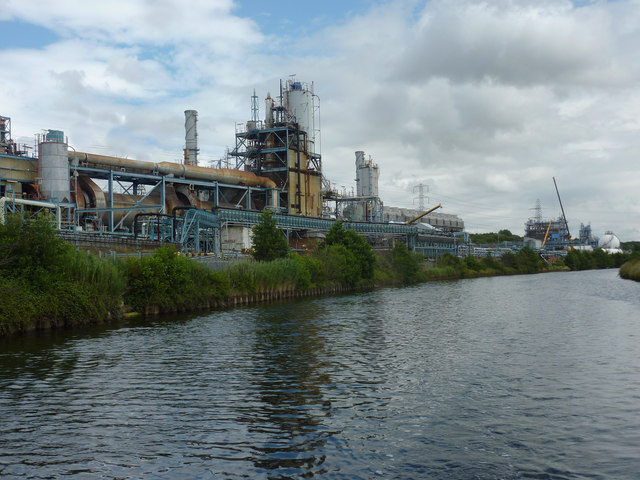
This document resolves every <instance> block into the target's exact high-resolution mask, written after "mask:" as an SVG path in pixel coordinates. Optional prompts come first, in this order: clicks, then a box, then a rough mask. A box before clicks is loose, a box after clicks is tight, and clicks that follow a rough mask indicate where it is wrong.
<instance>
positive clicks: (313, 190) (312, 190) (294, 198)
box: [288, 150, 322, 217]
mask: <svg viewBox="0 0 640 480" xmlns="http://www.w3.org/2000/svg"><path fill="white" fill-rule="evenodd" d="M296 156H297V152H295V151H293V150H289V205H288V210H289V213H290V214H292V215H304V216H307V217H321V216H322V193H321V192H322V176H321V174H320V172H315V171H310V170H308V169H307V157H306V155H305V154H304V153H302V152H301V153H300V166H301V172H300V174H299V175H298V172H297V171H295V170H296V168H297V166H296V161H297V157H296ZM298 179H300V194H301V195H300V211H298V206H297V203H298Z"/></svg>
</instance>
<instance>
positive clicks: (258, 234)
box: [252, 210, 290, 262]
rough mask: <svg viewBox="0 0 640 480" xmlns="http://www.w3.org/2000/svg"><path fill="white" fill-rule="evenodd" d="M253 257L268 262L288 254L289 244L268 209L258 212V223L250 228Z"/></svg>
mask: <svg viewBox="0 0 640 480" xmlns="http://www.w3.org/2000/svg"><path fill="white" fill-rule="evenodd" d="M252 235H253V237H252V249H253V253H252V255H253V258H255V259H256V260H258V261H262V262H269V261H271V260H275V259H277V258H285V257H286V256H287V255H288V254H289V251H290V249H289V244H288V243H287V239H286V238H285V236H284V233H283V232H282V230H280V229H278V227H277V221H276V219H275V217H274V216H273V213H272V212H271V211H270V210H265V211H264V212H262V213H261V214H260V218H259V220H258V223H256V225H255V226H254V227H253V229H252Z"/></svg>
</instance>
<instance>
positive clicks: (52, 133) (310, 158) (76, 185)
mask: <svg viewBox="0 0 640 480" xmlns="http://www.w3.org/2000/svg"><path fill="white" fill-rule="evenodd" d="M259 110H260V109H259V104H258V97H257V95H256V94H255V91H254V94H253V96H252V97H251V118H250V120H248V121H247V122H246V123H242V124H241V125H240V126H236V132H235V147H234V148H233V149H232V150H230V151H229V155H228V156H229V158H231V159H232V160H233V161H235V168H209V167H204V166H201V165H199V161H198V155H199V146H198V133H197V130H198V113H197V111H195V110H186V111H185V112H184V113H185V148H184V155H183V159H182V161H181V162H179V163H173V162H165V161H161V162H153V161H150V162H148V161H141V160H134V159H130V158H121V157H115V156H107V155H100V154H95V153H91V152H79V151H76V150H75V149H74V148H73V147H72V146H70V144H69V141H68V138H67V137H66V136H65V134H64V132H62V131H59V130H45V131H44V133H42V134H38V135H36V137H35V142H34V146H33V147H28V146H25V145H18V144H17V143H15V142H14V140H13V138H12V128H11V127H12V126H11V119H10V117H0V221H4V217H5V215H6V214H7V212H23V214H26V213H27V212H29V213H35V212H38V211H40V210H47V211H50V212H52V214H53V216H54V217H55V221H56V224H57V228H58V229H59V230H60V231H61V234H62V235H63V236H65V238H67V239H68V240H70V241H74V242H76V243H77V244H85V243H91V242H100V243H101V244H106V245H108V246H109V248H111V249H112V250H116V249H118V248H129V249H131V248H138V247H140V246H141V245H143V244H149V245H152V246H153V245H157V244H159V243H174V244H176V245H177V246H178V248H179V249H180V250H181V251H182V252H183V253H193V254H203V253H210V254H215V255H217V256H228V255H232V254H236V255H237V254H240V253H242V252H246V251H247V250H248V249H249V248H250V246H251V238H250V231H251V228H252V226H253V225H255V223H256V222H257V221H258V218H259V215H260V213H261V212H262V211H263V210H265V209H269V210H272V211H273V212H274V214H275V217H276V219H277V222H278V226H279V227H280V228H281V229H282V230H283V231H284V232H285V233H286V235H287V238H288V240H289V243H290V245H291V246H292V248H294V249H297V250H305V249H310V248H313V247H314V246H315V245H316V244H317V243H318V241H319V240H320V239H321V238H323V236H324V234H325V233H326V231H327V230H328V229H329V228H331V226H332V225H333V223H334V222H335V221H336V220H342V221H344V222H345V228H350V229H354V230H356V231H357V232H359V233H360V234H362V235H364V236H365V237H366V238H367V239H368V240H369V242H370V243H371V244H372V245H373V246H374V247H378V248H390V247H391V246H392V245H393V243H394V242H397V241H401V242H404V243H406V245H407V246H408V247H409V248H410V249H411V250H412V251H415V252H420V253H422V254H424V255H425V256H426V257H428V258H435V257H438V256H440V255H442V254H444V253H445V252H451V253H454V254H455V253H456V252H457V249H458V243H459V242H458V238H460V233H461V232H462V231H463V230H464V223H463V222H462V220H461V219H459V218H458V217H457V216H455V215H444V214H439V213H438V214H430V215H427V216H423V215H422V214H424V212H420V211H412V210H409V209H397V208H395V209H394V208H390V207H385V206H384V204H383V202H382V200H381V198H380V196H379V192H378V177H379V167H378V165H377V164H375V163H374V162H373V159H372V158H371V157H367V156H365V153H364V152H363V151H361V150H358V151H356V152H355V171H356V192H355V194H354V193H351V194H349V193H348V192H346V191H342V192H340V191H337V190H336V189H335V188H332V187H331V183H330V181H329V180H328V179H327V178H326V177H325V176H324V174H323V170H322V156H321V152H320V148H319V141H318V138H319V135H320V131H319V121H318V115H319V113H318V111H319V105H318V102H317V97H316V95H315V94H314V91H313V84H306V83H303V82H298V81H296V80H288V81H284V82H283V81H281V82H280V88H279V94H278V95H277V96H276V97H275V98H274V97H271V95H270V94H268V95H267V96H266V99H265V102H264V117H263V118H259V117H260V111H259ZM432 210H433V209H432ZM419 217H421V218H419ZM145 242H146V243H145Z"/></svg>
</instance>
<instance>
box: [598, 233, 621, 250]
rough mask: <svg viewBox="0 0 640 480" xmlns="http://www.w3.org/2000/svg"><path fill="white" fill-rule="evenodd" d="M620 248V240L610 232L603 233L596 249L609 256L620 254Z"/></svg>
mask: <svg viewBox="0 0 640 480" xmlns="http://www.w3.org/2000/svg"><path fill="white" fill-rule="evenodd" d="M620 246H621V243H620V239H619V238H618V237H617V236H616V235H615V234H614V233H613V232H612V231H610V230H609V231H607V232H605V233H604V236H603V237H602V238H601V239H600V240H599V241H598V248H601V249H602V250H604V251H605V252H606V253H610V254H613V253H622V249H621V248H620Z"/></svg>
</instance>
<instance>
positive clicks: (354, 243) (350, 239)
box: [322, 222, 376, 280]
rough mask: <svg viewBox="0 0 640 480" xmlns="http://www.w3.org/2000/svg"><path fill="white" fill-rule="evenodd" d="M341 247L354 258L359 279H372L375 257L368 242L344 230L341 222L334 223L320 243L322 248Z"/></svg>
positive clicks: (353, 232) (354, 232)
mask: <svg viewBox="0 0 640 480" xmlns="http://www.w3.org/2000/svg"><path fill="white" fill-rule="evenodd" d="M332 245H343V246H344V247H345V248H346V249H347V250H348V251H349V252H351V253H352V254H353V256H354V259H355V262H356V265H357V267H358V268H357V270H358V273H359V277H360V278H362V279H364V280H371V279H372V278H373V273H374V268H375V265H376V256H375V255H374V253H373V249H372V248H371V245H369V242H367V241H366V240H365V238H364V237H363V236H362V235H360V234H358V232H356V231H355V230H351V229H349V230H345V229H344V227H343V224H342V222H336V223H334V224H333V225H332V226H331V228H330V229H329V231H328V232H327V236H326V237H325V239H324V242H323V243H322V247H323V248H326V247H330V246H332Z"/></svg>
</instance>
